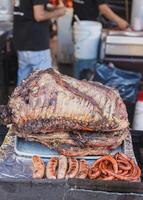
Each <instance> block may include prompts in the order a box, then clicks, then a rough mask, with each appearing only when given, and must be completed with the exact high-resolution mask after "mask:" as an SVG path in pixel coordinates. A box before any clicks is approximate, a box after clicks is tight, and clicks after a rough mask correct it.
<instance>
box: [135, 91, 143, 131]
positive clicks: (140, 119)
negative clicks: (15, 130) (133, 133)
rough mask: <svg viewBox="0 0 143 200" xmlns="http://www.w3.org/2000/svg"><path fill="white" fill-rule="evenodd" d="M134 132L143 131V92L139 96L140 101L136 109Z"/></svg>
mask: <svg viewBox="0 0 143 200" xmlns="http://www.w3.org/2000/svg"><path fill="white" fill-rule="evenodd" d="M133 130H138V131H142V130H143V92H140V93H139V95H138V100H137V103H136V107H135V114H134V121H133Z"/></svg>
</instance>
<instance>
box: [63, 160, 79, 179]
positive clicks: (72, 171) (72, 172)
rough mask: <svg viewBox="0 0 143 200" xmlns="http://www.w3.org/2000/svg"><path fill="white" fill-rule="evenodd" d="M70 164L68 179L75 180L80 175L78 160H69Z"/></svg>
mask: <svg viewBox="0 0 143 200" xmlns="http://www.w3.org/2000/svg"><path fill="white" fill-rule="evenodd" d="M68 164H69V169H68V171H67V174H66V178H67V179H69V178H74V177H75V176H76V175H77V173H78V168H79V164H78V160H77V159H75V158H69V159H68Z"/></svg>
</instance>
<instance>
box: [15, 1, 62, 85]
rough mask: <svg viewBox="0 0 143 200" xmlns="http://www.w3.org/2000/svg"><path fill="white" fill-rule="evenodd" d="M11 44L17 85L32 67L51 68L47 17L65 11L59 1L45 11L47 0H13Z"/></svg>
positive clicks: (33, 68) (49, 17)
mask: <svg viewBox="0 0 143 200" xmlns="http://www.w3.org/2000/svg"><path fill="white" fill-rule="evenodd" d="M13 3H14V31H13V35H14V44H15V47H16V50H17V51H18V83H17V84H18V85H19V84H20V83H21V82H22V80H24V79H25V78H27V77H28V75H29V74H30V73H31V72H32V71H33V70H44V69H47V68H49V67H52V61H51V60H52V59H51V53H50V49H49V37H50V36H49V20H50V19H52V18H58V17H60V16H63V15H64V14H65V7H64V5H63V3H62V2H60V4H59V5H58V6H57V7H55V8H54V9H53V10H50V11H48V10H47V4H48V0H13Z"/></svg>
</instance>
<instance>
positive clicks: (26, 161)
mask: <svg viewBox="0 0 143 200" xmlns="http://www.w3.org/2000/svg"><path fill="white" fill-rule="evenodd" d="M14 142H15V138H14V136H12V135H11V133H10V131H9V132H8V134H7V136H6V138H5V140H4V142H3V144H2V146H1V148H0V178H31V177H32V162H31V159H30V158H25V157H18V156H17V155H16V154H15V151H14Z"/></svg>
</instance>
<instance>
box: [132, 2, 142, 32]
mask: <svg viewBox="0 0 143 200" xmlns="http://www.w3.org/2000/svg"><path fill="white" fill-rule="evenodd" d="M131 27H132V28H133V30H135V31H142V30H143V0H133V2H132V15H131Z"/></svg>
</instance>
